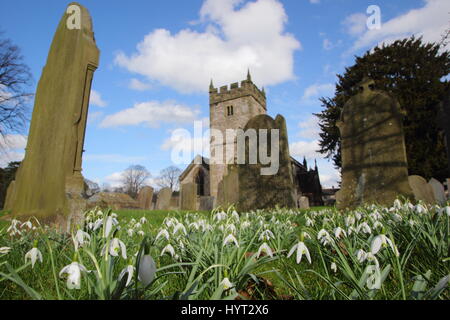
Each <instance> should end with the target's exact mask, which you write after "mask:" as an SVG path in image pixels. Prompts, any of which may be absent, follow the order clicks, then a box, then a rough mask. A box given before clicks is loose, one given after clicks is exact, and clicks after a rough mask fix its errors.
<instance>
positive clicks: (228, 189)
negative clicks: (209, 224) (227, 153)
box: [216, 165, 239, 209]
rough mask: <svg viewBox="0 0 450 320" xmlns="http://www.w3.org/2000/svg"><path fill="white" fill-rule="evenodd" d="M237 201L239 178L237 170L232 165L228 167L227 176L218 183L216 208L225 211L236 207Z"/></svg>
mask: <svg viewBox="0 0 450 320" xmlns="http://www.w3.org/2000/svg"><path fill="white" fill-rule="evenodd" d="M238 201H239V176H238V168H237V167H236V166H234V165H229V166H228V174H227V175H225V176H224V177H223V180H222V181H220V182H219V187H218V192H217V200H216V206H218V207H222V208H224V209H227V208H228V207H230V206H232V205H236V204H237V203H238Z"/></svg>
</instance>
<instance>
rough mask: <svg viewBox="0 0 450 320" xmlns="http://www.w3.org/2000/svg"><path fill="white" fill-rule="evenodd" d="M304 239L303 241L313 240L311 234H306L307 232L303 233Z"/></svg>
mask: <svg viewBox="0 0 450 320" xmlns="http://www.w3.org/2000/svg"><path fill="white" fill-rule="evenodd" d="M302 237H303V239H311V236H310V235H309V233H308V232H305V231H303V232H302Z"/></svg>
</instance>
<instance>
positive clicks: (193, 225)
mask: <svg viewBox="0 0 450 320" xmlns="http://www.w3.org/2000/svg"><path fill="white" fill-rule="evenodd" d="M189 229H195V230H197V231H198V230H199V229H200V225H199V224H198V223H197V222H192V223H191V224H190V225H189Z"/></svg>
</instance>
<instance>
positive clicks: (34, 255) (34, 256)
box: [25, 240, 42, 268]
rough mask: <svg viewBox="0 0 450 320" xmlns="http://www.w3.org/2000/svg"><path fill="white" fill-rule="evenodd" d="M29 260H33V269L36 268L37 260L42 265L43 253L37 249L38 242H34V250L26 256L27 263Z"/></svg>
mask: <svg viewBox="0 0 450 320" xmlns="http://www.w3.org/2000/svg"><path fill="white" fill-rule="evenodd" d="M28 259H30V260H31V268H34V264H35V263H36V260H39V261H40V262H41V263H42V253H41V251H39V249H38V248H37V240H35V241H34V248H33V249H31V250H30V251H28V252H27V253H26V254H25V263H27V261H28Z"/></svg>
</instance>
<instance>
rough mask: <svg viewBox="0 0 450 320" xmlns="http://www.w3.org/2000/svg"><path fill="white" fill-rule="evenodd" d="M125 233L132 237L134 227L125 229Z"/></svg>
mask: <svg viewBox="0 0 450 320" xmlns="http://www.w3.org/2000/svg"><path fill="white" fill-rule="evenodd" d="M127 234H128V236H129V237H132V236H133V235H134V229H132V228H129V229H128V230H127Z"/></svg>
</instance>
